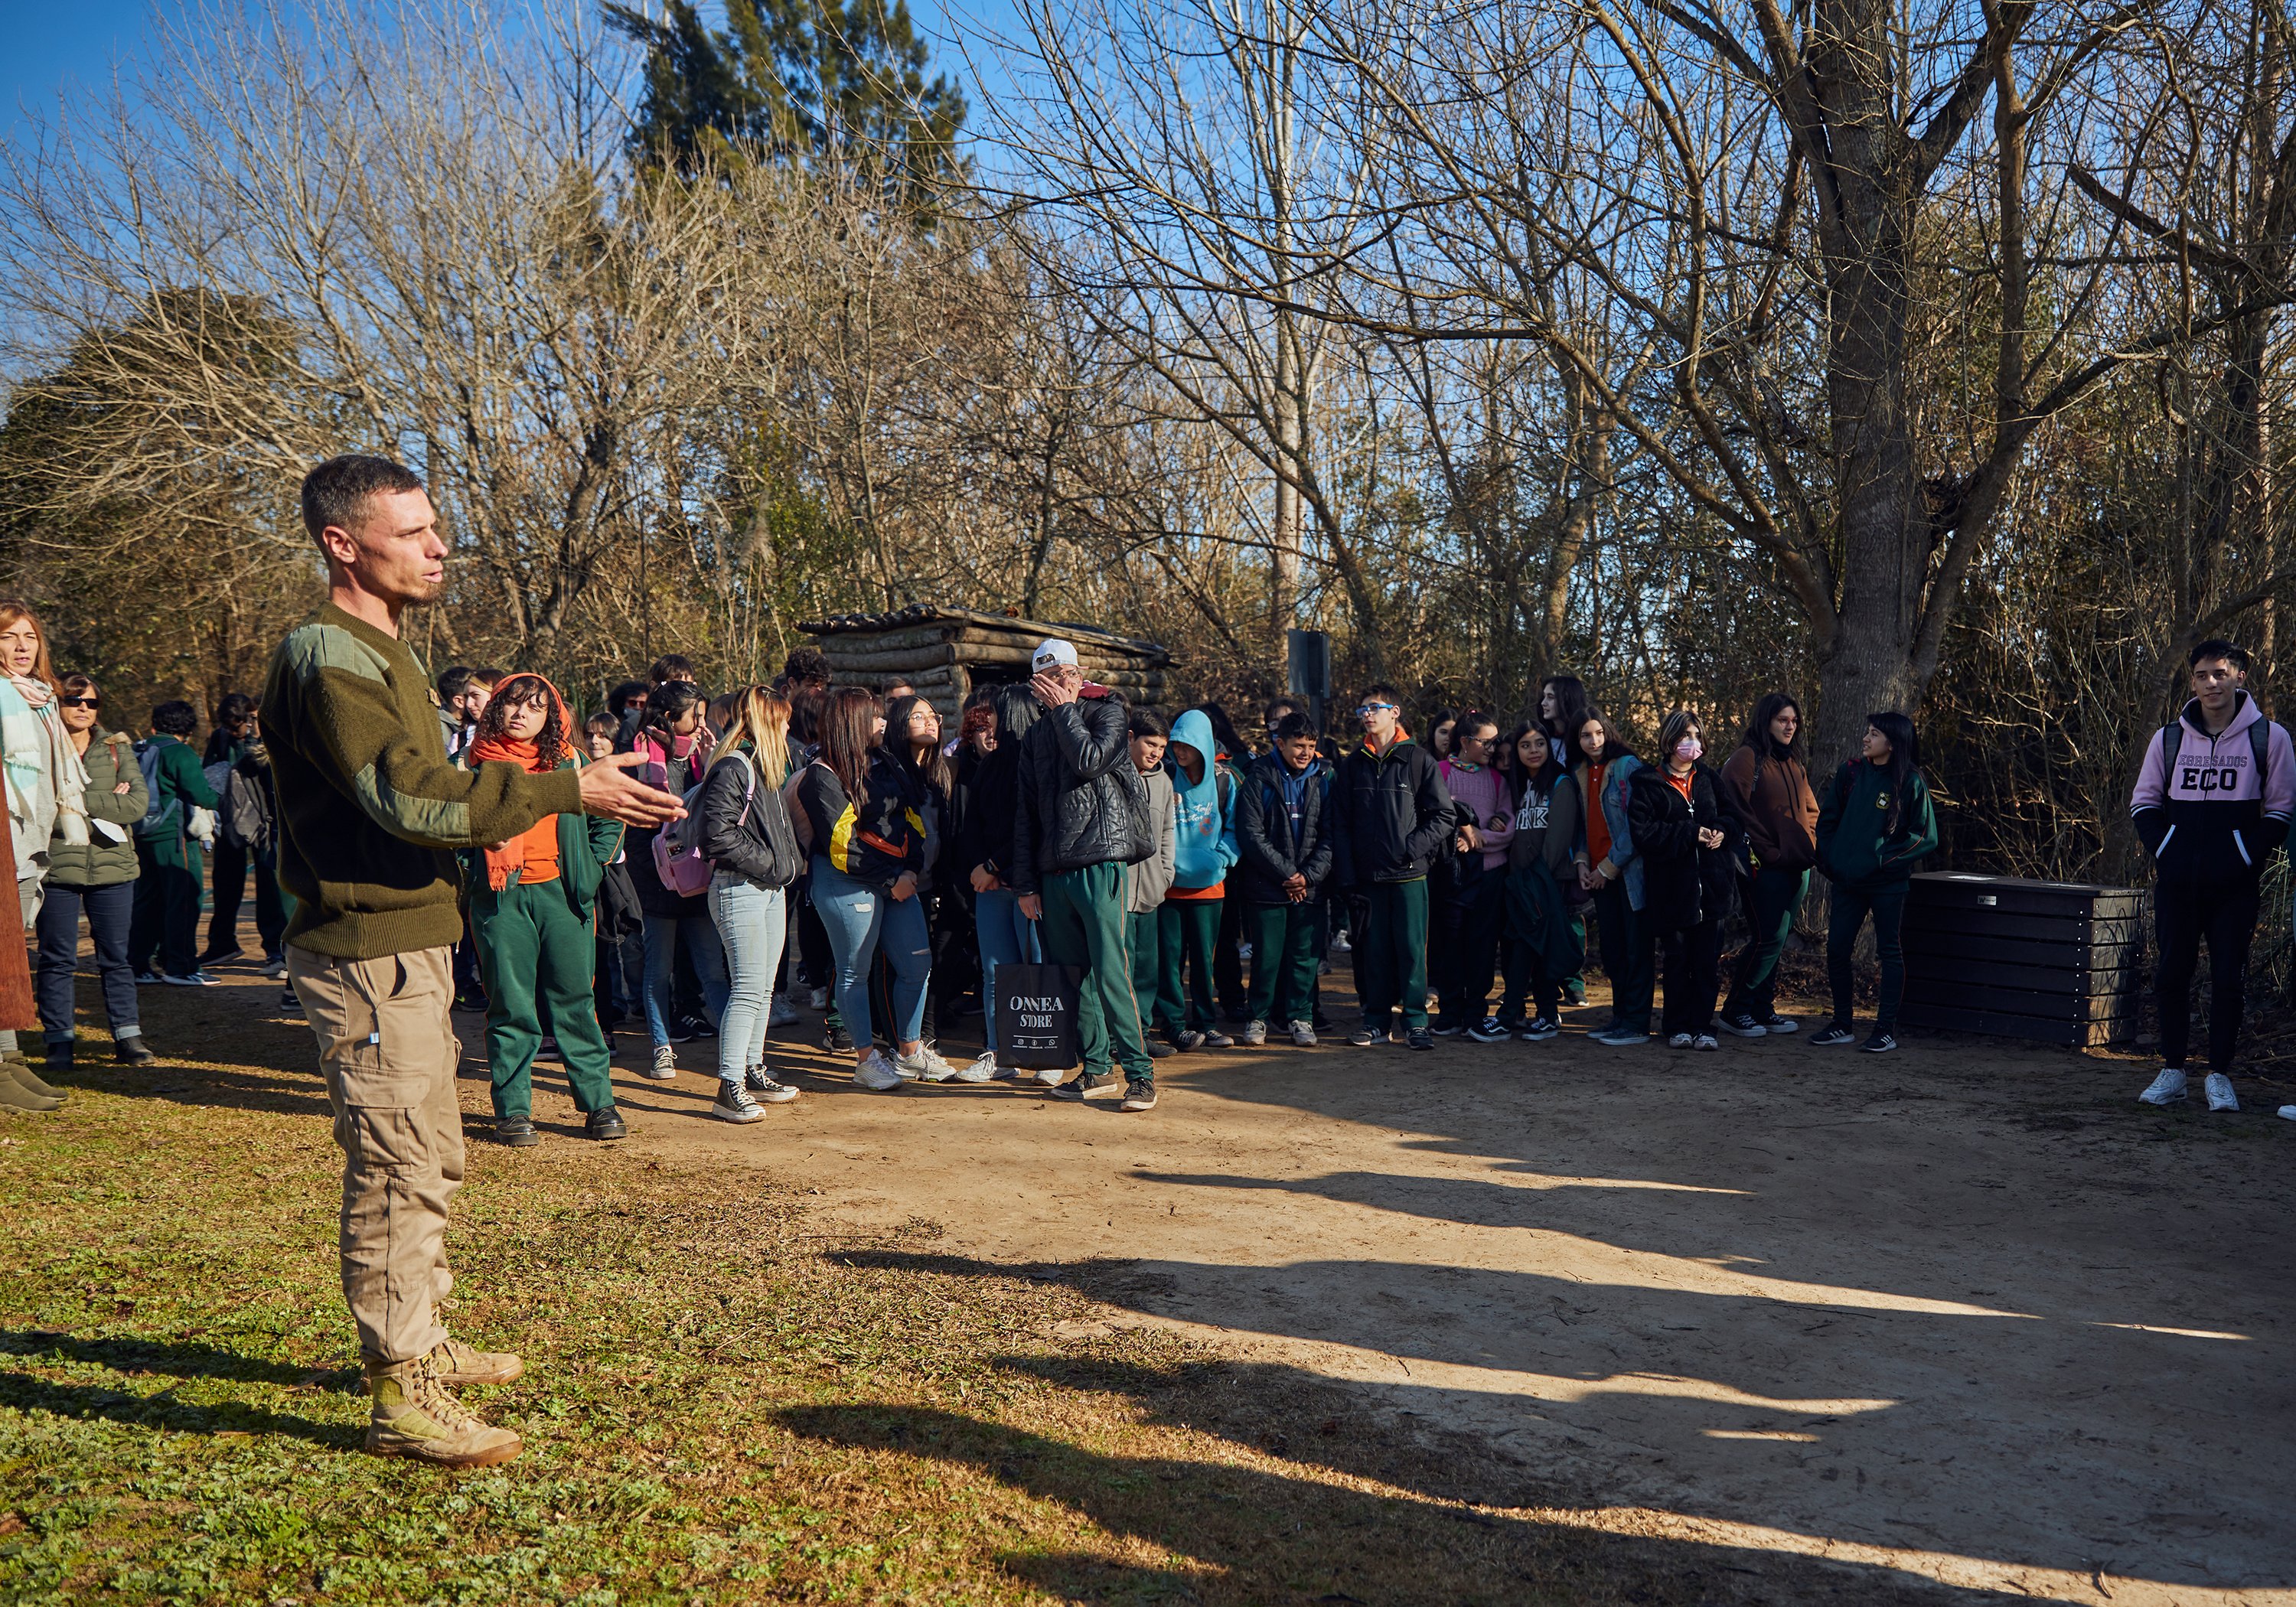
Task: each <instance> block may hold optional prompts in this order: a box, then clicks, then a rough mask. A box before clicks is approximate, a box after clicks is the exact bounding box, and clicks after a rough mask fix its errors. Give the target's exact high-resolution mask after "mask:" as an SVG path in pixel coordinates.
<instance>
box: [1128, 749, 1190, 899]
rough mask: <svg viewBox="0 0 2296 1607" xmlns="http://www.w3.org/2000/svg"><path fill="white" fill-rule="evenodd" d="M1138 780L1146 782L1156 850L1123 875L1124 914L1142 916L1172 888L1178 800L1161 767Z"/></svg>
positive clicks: (1176, 843) (1169, 779) (1177, 835)
mask: <svg viewBox="0 0 2296 1607" xmlns="http://www.w3.org/2000/svg"><path fill="white" fill-rule="evenodd" d="M1140 779H1141V780H1143V781H1144V782H1146V783H1148V818H1149V819H1150V820H1151V821H1152V822H1153V823H1154V829H1155V832H1156V851H1155V853H1153V854H1152V855H1151V856H1150V857H1147V858H1145V859H1144V860H1142V861H1141V862H1140V863H1139V864H1138V865H1133V866H1132V867H1131V870H1130V873H1129V874H1128V876H1127V877H1126V878H1125V898H1124V913H1125V914H1128V915H1144V914H1147V913H1148V912H1149V911H1150V910H1152V909H1154V908H1155V907H1156V906H1158V905H1160V904H1161V903H1163V902H1164V895H1165V894H1166V893H1167V892H1169V891H1170V890H1171V887H1172V875H1173V872H1174V869H1175V866H1176V862H1177V855H1178V852H1179V800H1178V798H1177V795H1176V794H1175V793H1174V792H1173V791H1172V778H1171V777H1170V776H1169V775H1166V774H1165V773H1164V772H1163V771H1161V770H1151V771H1150V772H1148V774H1147V775H1144V776H1142V777H1141V778H1140Z"/></svg>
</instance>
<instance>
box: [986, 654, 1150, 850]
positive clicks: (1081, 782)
mask: <svg viewBox="0 0 2296 1607" xmlns="http://www.w3.org/2000/svg"><path fill="white" fill-rule="evenodd" d="M1129 718H1130V715H1129V713H1128V711H1127V709H1125V706H1124V700H1123V698H1121V697H1120V696H1119V695H1118V694H1116V693H1112V692H1111V693H1109V694H1108V695H1107V696H1105V697H1097V698H1094V697H1086V698H1078V700H1077V701H1075V702H1073V703H1066V704H1063V705H1062V706H1061V707H1060V708H1058V709H1046V710H1045V715H1044V717H1043V718H1042V719H1040V720H1038V721H1037V723H1036V724H1035V725H1033V726H1029V734H1028V735H1027V736H1025V737H1023V738H1021V773H1020V777H1019V782H1020V784H1019V786H1018V788H1017V789H1016V791H1017V793H1018V797H1017V799H1016V802H1017V803H1018V805H1019V807H1018V808H1015V809H1014V810H1013V859H1012V863H1011V865H1009V866H1007V867H1006V868H1007V870H1008V871H1009V872H1010V874H1009V875H1007V877H1006V878H1005V882H1006V885H1007V886H1009V887H1010V888H1012V890H1013V891H1014V892H1016V893H1034V892H1037V891H1039V890H1042V888H1043V885H1044V878H1045V877H1046V874H1048V873H1051V872H1054V871H1072V870H1077V869H1080V868H1081V867H1083V866H1085V865H1136V864H1138V863H1139V862H1140V861H1141V860H1143V859H1145V858H1147V857H1149V856H1150V855H1151V854H1153V853H1154V852H1155V851H1156V843H1155V840H1154V838H1153V837H1152V834H1151V832H1150V829H1149V823H1148V788H1147V784H1146V783H1144V782H1143V781H1142V780H1141V779H1140V772H1139V770H1138V768H1137V767H1136V766H1134V764H1133V762H1132V742H1131V736H1130V734H1129V733H1128V731H1127V729H1126V726H1127V723H1128V720H1129Z"/></svg>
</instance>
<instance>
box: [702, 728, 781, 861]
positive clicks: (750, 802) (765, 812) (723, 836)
mask: <svg viewBox="0 0 2296 1607" xmlns="http://www.w3.org/2000/svg"><path fill="white" fill-rule="evenodd" d="M753 781H754V785H753V784H752V783H753ZM698 812H699V813H700V815H701V851H702V852H703V853H704V854H706V855H708V856H709V861H710V863H711V864H712V865H716V866H717V868H718V869H719V870H721V871H725V872H727V873H731V874H733V875H736V876H740V877H742V879H744V880H745V881H748V882H749V884H750V886H751V887H756V888H764V889H767V890H772V889H774V888H777V887H787V886H788V885H789V884H790V883H791V882H792V881H796V880H797V878H798V873H799V871H801V870H803V869H804V868H805V861H804V857H802V856H801V855H800V854H799V852H798V847H797V832H796V831H795V830H794V829H792V828H791V825H790V817H789V806H788V805H787V804H784V803H783V801H782V790H781V788H780V787H778V786H776V785H775V784H774V783H773V782H772V781H771V780H769V779H767V778H765V777H762V776H759V775H758V770H757V766H756V764H755V763H754V762H753V760H752V759H751V758H750V754H749V753H748V752H746V751H742V752H737V753H734V754H732V755H729V756H727V757H726V758H720V759H719V760H718V761H717V762H716V763H715V764H712V765H711V766H710V767H709V774H708V775H706V776H705V777H703V779H702V783H701V799H700V800H699V804H698Z"/></svg>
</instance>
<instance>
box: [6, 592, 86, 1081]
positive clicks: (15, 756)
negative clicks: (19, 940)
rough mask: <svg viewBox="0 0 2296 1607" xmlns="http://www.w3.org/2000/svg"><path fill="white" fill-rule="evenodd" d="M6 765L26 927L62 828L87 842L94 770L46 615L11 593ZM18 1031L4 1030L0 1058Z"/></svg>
mask: <svg viewBox="0 0 2296 1607" xmlns="http://www.w3.org/2000/svg"><path fill="white" fill-rule="evenodd" d="M0 676H4V677H5V678H4V679H0V770H4V772H5V775H6V779H7V789H8V825H9V830H10V832H11V834H12V836H13V837H14V839H15V843H14V847H15V850H16V867H15V868H16V898H17V906H18V911H19V913H20V914H21V916H22V920H23V924H24V925H25V926H26V927H29V926H30V925H31V924H32V918H33V917H34V916H35V915H37V914H38V913H39V908H40V879H41V878H42V876H44V875H45V873H46V872H47V865H48V842H49V840H50V839H51V838H53V837H54V836H56V835H57V834H58V833H61V835H62V837H63V840H65V841H66V842H68V843H71V844H73V845H74V846H78V845H79V844H82V843H85V842H86V840H87V767H86V766H85V765H83V764H81V763H80V758H79V753H78V750H77V749H75V748H74V747H73V746H72V742H71V738H70V735H68V734H66V733H65V731H64V727H63V722H62V720H61V719H60V718H59V717H58V710H57V708H56V671H55V665H54V664H53V662H52V661H51V660H50V659H49V657H48V633H47V631H46V630H45V628H44V627H42V626H41V624H40V620H39V616H38V615H37V614H35V613H33V612H32V611H31V610H30V609H29V608H27V607H25V606H24V604H22V603H19V602H17V601H15V600H14V599H12V598H10V599H5V600H0ZM15 1049H16V1035H15V1034H14V1033H13V1032H8V1031H0V1057H4V1056H7V1055H9V1054H12V1053H13V1052H14V1051H15Z"/></svg>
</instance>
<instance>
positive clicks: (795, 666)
mask: <svg viewBox="0 0 2296 1607" xmlns="http://www.w3.org/2000/svg"><path fill="white" fill-rule="evenodd" d="M782 679H783V681H785V682H787V683H788V684H789V685H791V686H826V685H829V679H830V677H829V655H828V654H827V653H825V652H822V651H821V649H819V648H818V647H793V648H791V650H790V656H789V657H788V658H786V659H783V660H782Z"/></svg>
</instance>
